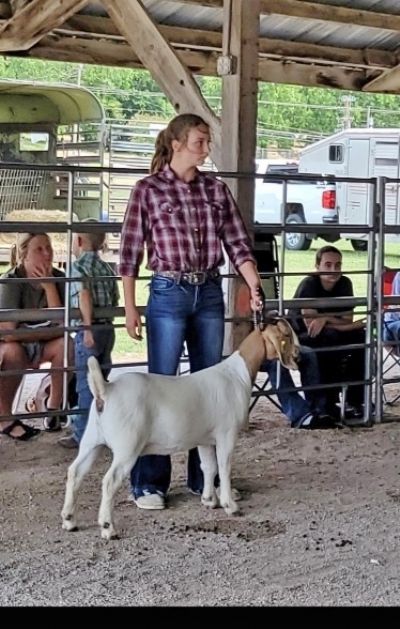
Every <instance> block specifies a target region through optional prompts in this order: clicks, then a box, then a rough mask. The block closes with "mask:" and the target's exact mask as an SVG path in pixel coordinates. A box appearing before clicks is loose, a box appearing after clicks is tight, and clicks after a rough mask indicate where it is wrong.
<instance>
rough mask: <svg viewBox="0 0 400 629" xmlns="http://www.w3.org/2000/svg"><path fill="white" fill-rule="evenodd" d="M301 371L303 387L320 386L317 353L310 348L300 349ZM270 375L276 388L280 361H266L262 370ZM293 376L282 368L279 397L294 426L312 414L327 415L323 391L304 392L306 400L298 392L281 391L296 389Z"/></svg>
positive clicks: (303, 347)
mask: <svg viewBox="0 0 400 629" xmlns="http://www.w3.org/2000/svg"><path fill="white" fill-rule="evenodd" d="M299 370H300V376H301V382H302V385H303V386H305V387H306V386H317V385H319V384H320V375H319V369H318V359H317V355H316V353H315V352H314V351H313V350H312V349H311V348H309V347H306V346H304V345H302V346H301V347H300V360H299ZM260 371H266V372H267V373H268V375H269V378H270V381H271V385H272V386H273V387H274V388H276V386H277V382H278V361H276V360H266V361H265V362H264V363H263V364H262V367H261V369H260ZM294 386H295V385H294V382H293V378H292V375H291V373H290V371H289V370H288V369H286V368H285V367H282V366H281V379H280V386H279V389H278V391H277V396H278V400H279V403H280V405H281V406H282V410H283V412H284V413H285V415H286V417H287V418H288V419H289V420H290V423H291V425H292V426H296V425H297V424H298V422H299V421H300V420H301V419H302V418H303V417H305V416H306V415H309V414H310V413H318V414H322V413H326V399H325V395H324V394H323V393H322V391H321V390H320V391H304V396H305V397H304V398H303V396H302V395H300V393H299V392H298V391H286V392H285V391H280V389H289V388H291V387H294Z"/></svg>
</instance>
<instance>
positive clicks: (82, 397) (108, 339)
mask: <svg viewBox="0 0 400 629" xmlns="http://www.w3.org/2000/svg"><path fill="white" fill-rule="evenodd" d="M93 336H94V340H95V346H94V347H90V348H89V347H85V345H84V344H83V330H80V331H79V332H77V334H76V336H75V341H74V342H75V368H76V392H77V394H78V408H79V409H80V410H84V413H79V415H78V414H77V415H73V416H72V432H73V437H74V439H75V440H76V441H77V442H78V443H79V442H80V440H81V439H82V437H83V433H84V432H85V428H86V425H87V422H88V417H89V409H90V405H91V403H92V400H93V396H92V393H91V391H90V389H89V383H88V378H87V376H88V368H87V362H88V358H89V356H95V357H96V358H97V360H98V361H99V363H100V366H102V365H103V364H104V365H106V364H107V365H108V364H109V363H111V352H112V349H113V347H114V342H115V332H114V330H102V329H98V330H93ZM102 372H103V376H104V378H107V376H108V374H109V373H110V367H107V368H105V369H104V368H103V367H102Z"/></svg>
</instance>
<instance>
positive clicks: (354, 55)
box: [55, 15, 400, 68]
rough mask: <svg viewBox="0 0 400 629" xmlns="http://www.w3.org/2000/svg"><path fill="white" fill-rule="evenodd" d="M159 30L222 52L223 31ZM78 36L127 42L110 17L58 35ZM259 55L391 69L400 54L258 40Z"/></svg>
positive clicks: (174, 39)
mask: <svg viewBox="0 0 400 629" xmlns="http://www.w3.org/2000/svg"><path fill="white" fill-rule="evenodd" d="M158 29H159V31H160V32H161V34H162V35H164V37H165V38H166V39H167V40H168V42H169V43H170V44H171V45H172V46H185V47H190V48H191V49H193V50H201V49H208V50H217V51H221V50H222V33H221V32H220V31H206V30H201V29H193V28H184V27H181V26H166V25H159V26H158ZM68 32H70V33H71V35H72V34H74V35H76V36H78V37H81V36H86V35H87V36H93V37H96V38H97V39H100V38H102V37H104V36H105V37H109V38H111V39H114V40H116V41H125V39H124V37H123V36H122V35H121V33H120V32H119V30H118V29H117V27H116V26H115V24H114V23H113V22H112V21H111V20H110V18H108V17H95V16H89V15H74V16H73V17H72V18H70V19H69V20H68V22H66V23H65V24H64V25H63V27H62V29H58V30H57V31H55V33H60V34H61V35H63V34H68ZM258 48H259V52H260V54H265V55H272V56H283V57H289V58H291V59H306V60H307V61H316V62H318V61H319V60H322V61H326V62H331V63H343V64H348V65H352V66H360V67H368V66H377V67H379V68H391V67H393V66H395V65H397V64H398V63H399V62H400V57H399V55H398V54H396V53H393V52H391V51H386V50H377V49H364V50H356V49H354V48H337V47H335V46H323V45H320V44H309V43H304V42H293V41H285V40H283V39H270V38H267V37H260V38H259V40H258Z"/></svg>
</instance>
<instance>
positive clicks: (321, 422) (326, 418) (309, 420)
mask: <svg viewBox="0 0 400 629" xmlns="http://www.w3.org/2000/svg"><path fill="white" fill-rule="evenodd" d="M293 427H294V428H302V429H303V430H327V429H332V428H340V424H339V423H338V420H337V419H335V417H331V415H325V414H323V415H316V414H314V413H310V414H309V415H306V416H305V417H303V418H302V419H301V420H300V422H299V423H298V424H297V425H295V426H293Z"/></svg>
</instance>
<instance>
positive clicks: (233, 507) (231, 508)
mask: <svg viewBox="0 0 400 629" xmlns="http://www.w3.org/2000/svg"><path fill="white" fill-rule="evenodd" d="M221 507H223V509H224V511H225V513H226V514H227V515H235V514H238V513H239V507H238V505H237V504H236V502H234V501H233V500H232V502H230V503H229V504H228V505H221Z"/></svg>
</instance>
